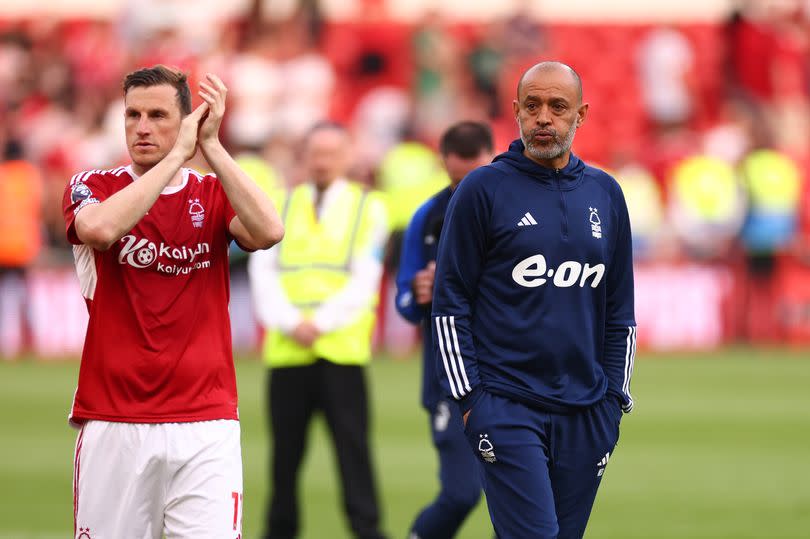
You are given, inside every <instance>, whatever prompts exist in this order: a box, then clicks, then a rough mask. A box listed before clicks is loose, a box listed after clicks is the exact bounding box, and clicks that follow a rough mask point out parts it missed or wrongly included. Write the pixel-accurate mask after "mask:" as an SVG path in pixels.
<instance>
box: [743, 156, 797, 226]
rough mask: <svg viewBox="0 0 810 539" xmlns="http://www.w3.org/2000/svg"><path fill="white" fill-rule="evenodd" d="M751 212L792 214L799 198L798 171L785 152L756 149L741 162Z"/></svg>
mask: <svg viewBox="0 0 810 539" xmlns="http://www.w3.org/2000/svg"><path fill="white" fill-rule="evenodd" d="M741 169H742V173H743V178H744V180H745V182H746V187H747V188H748V194H749V198H750V201H751V205H752V206H753V209H754V211H757V212H762V213H772V214H792V213H794V212H795V211H796V208H797V207H798V205H799V202H800V197H801V182H802V178H801V172H800V171H799V167H798V166H796V163H795V162H794V161H793V160H792V159H790V157H788V156H787V155H784V154H781V153H779V152H777V151H774V150H756V151H754V152H751V153H750V154H748V156H747V157H746V158H745V159H744V160H743V162H742V164H741Z"/></svg>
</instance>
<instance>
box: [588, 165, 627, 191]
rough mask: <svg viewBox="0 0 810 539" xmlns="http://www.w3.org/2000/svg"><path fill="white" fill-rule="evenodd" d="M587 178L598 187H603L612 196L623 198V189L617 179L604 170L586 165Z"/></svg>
mask: <svg viewBox="0 0 810 539" xmlns="http://www.w3.org/2000/svg"><path fill="white" fill-rule="evenodd" d="M585 177H586V178H589V179H590V180H592V181H594V182H596V184H597V185H599V186H600V187H602V189H604V190H605V191H607V192H608V194H610V195H611V196H617V195H618V196H621V194H622V188H621V186H620V185H619V182H618V181H616V178H614V177H613V176H611V175H610V174H608V173H607V172H605V171H604V170H602V169H601V168H597V167H594V166H591V165H585Z"/></svg>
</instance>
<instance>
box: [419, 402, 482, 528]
mask: <svg viewBox="0 0 810 539" xmlns="http://www.w3.org/2000/svg"><path fill="white" fill-rule="evenodd" d="M430 430H431V432H432V433H433V445H434V446H436V450H437V451H438V453H439V481H440V482H441V490H440V491H439V495H438V496H437V497H436V499H435V500H433V501H432V502H431V503H430V505H428V506H427V507H425V508H424V509H422V511H421V512H420V513H419V515H418V516H417V517H416V521H415V522H414V523H413V526H411V538H412V539H452V538H453V537H455V536H456V533H457V532H458V530H459V528H461V525H462V524H463V523H464V520H465V519H466V518H467V515H469V514H470V512H471V511H472V510H473V509H474V508H475V505H476V504H477V503H478V500H479V498H480V497H481V480H480V479H479V476H478V464H477V463H476V458H475V457H476V454H475V453H473V452H472V451H470V446H469V444H468V443H467V439H466V437H465V436H464V425H463V423H462V421H461V411H460V410H459V409H458V405H457V404H456V403H455V402H450V401H440V402H439V403H438V404H437V405H436V407H435V408H434V409H433V410H432V414H431V418H430Z"/></svg>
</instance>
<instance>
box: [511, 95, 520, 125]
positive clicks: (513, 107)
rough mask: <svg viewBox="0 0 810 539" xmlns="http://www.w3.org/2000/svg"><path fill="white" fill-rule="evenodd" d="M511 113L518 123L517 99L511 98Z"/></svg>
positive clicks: (518, 107)
mask: <svg viewBox="0 0 810 539" xmlns="http://www.w3.org/2000/svg"><path fill="white" fill-rule="evenodd" d="M512 113H513V114H514V116H515V120H517V121H518V123H520V119H519V118H518V114H520V103H518V100H517V99H513V100H512Z"/></svg>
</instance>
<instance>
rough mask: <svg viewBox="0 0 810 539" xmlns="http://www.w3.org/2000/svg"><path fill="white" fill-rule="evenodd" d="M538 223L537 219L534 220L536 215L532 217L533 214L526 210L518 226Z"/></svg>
mask: <svg viewBox="0 0 810 539" xmlns="http://www.w3.org/2000/svg"><path fill="white" fill-rule="evenodd" d="M536 224H537V221H535V220H534V217H532V214H531V213H529V212H526V215H524V216H523V219H521V220H520V221H518V224H517V226H532V225H536Z"/></svg>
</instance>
